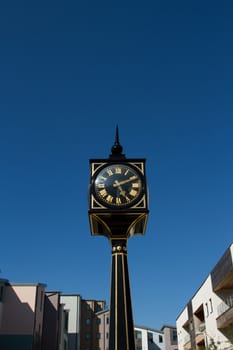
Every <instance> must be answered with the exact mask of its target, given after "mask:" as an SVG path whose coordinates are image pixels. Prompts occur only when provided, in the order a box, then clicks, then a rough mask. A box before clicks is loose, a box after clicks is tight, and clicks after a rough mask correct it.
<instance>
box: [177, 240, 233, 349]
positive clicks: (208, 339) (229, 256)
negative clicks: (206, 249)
mask: <svg viewBox="0 0 233 350" xmlns="http://www.w3.org/2000/svg"><path fill="white" fill-rule="evenodd" d="M176 325H177V334H178V347H179V350H189V349H192V350H193V349H194V350H201V349H203V348H204V349H205V348H208V347H209V346H210V345H214V346H216V347H217V349H220V350H223V349H224V350H225V349H233V346H232V341H233V244H232V245H231V246H230V247H229V248H228V249H227V250H226V252H225V253H224V255H223V256H222V257H221V259H220V260H219V261H218V263H217V264H216V266H215V267H214V268H213V270H212V271H211V273H210V274H209V275H208V277H207V278H206V280H205V281H204V282H203V284H202V285H201V286H200V288H199V289H198V290H197V292H196V293H195V295H194V296H193V297H192V298H191V299H190V301H189V302H188V304H187V305H186V306H185V308H184V309H183V311H182V312H181V314H180V315H179V316H178V318H177V321H176Z"/></svg>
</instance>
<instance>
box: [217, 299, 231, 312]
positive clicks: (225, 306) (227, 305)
mask: <svg viewBox="0 0 233 350" xmlns="http://www.w3.org/2000/svg"><path fill="white" fill-rule="evenodd" d="M231 307H233V295H229V296H228V297H227V298H225V299H224V301H223V302H222V303H221V304H219V305H218V307H217V313H218V316H220V315H222V314H223V313H224V312H225V311H227V310H228V309H230V308H231Z"/></svg>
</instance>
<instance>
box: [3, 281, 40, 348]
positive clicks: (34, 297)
mask: <svg viewBox="0 0 233 350" xmlns="http://www.w3.org/2000/svg"><path fill="white" fill-rule="evenodd" d="M44 297H45V285H43V284H9V282H8V281H7V280H0V349H4V350H8V349H9V350H32V349H33V350H34V349H35V350H37V349H40V348H41V344H42V329H43V316H44Z"/></svg>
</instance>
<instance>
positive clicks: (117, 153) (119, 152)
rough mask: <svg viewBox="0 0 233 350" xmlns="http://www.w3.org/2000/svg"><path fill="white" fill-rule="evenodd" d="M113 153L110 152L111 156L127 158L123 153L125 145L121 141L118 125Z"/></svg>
mask: <svg viewBox="0 0 233 350" xmlns="http://www.w3.org/2000/svg"><path fill="white" fill-rule="evenodd" d="M111 151H112V154H110V156H109V157H110V158H115V157H116V158H125V155H124V154H123V153H122V151H123V147H122V146H121V144H120V142H119V130H118V125H117V127H116V137H115V143H114V145H113V146H112V149H111Z"/></svg>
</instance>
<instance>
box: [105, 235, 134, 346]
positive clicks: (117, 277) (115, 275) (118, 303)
mask: <svg viewBox="0 0 233 350" xmlns="http://www.w3.org/2000/svg"><path fill="white" fill-rule="evenodd" d="M111 243H112V275H111V297H110V330H109V332H110V335H109V350H135V340H134V323H133V311H132V304H131V294H130V282H129V272H128V260H127V239H118V240H112V241H111Z"/></svg>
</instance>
